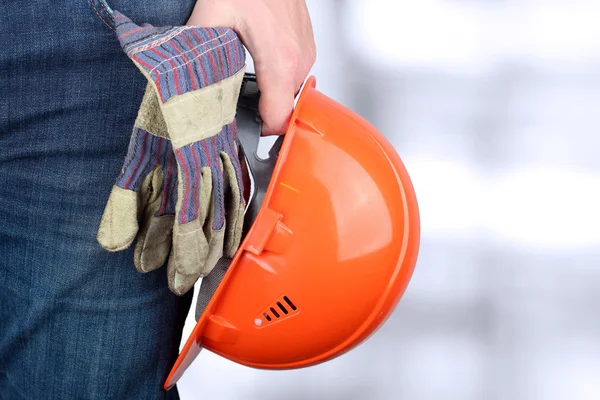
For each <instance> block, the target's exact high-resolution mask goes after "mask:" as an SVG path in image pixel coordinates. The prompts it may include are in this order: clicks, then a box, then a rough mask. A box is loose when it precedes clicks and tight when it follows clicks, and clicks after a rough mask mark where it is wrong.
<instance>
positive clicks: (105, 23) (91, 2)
mask: <svg viewBox="0 0 600 400" xmlns="http://www.w3.org/2000/svg"><path fill="white" fill-rule="evenodd" d="M100 4H102V2H101V3H100ZM90 5H91V6H92V8H93V9H94V12H95V13H96V15H97V16H98V18H100V20H101V21H102V23H104V25H106V26H107V27H108V28H109V29H110V30H111V31H113V32H116V31H115V28H113V26H112V25H111V24H109V23H108V22H106V20H105V19H104V17H102V15H100V13H99V12H98V9H97V8H96V4H94V0H90ZM102 8H104V11H105V12H107V11H106V8H105V7H104V4H102ZM108 15H110V14H108Z"/></svg>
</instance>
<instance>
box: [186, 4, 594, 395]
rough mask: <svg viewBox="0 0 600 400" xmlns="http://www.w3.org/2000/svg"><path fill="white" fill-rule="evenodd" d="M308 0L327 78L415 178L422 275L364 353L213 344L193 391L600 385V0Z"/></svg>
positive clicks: (572, 388)
mask: <svg viewBox="0 0 600 400" xmlns="http://www.w3.org/2000/svg"><path fill="white" fill-rule="evenodd" d="M308 5H309V9H310V12H311V16H312V19H313V24H314V30H315V35H316V41H317V47H318V59H317V62H316V65H315V67H314V69H313V71H312V74H314V75H315V76H316V77H317V87H318V89H319V90H321V91H322V92H324V93H326V94H327V95H329V96H331V97H333V98H334V99H336V100H338V101H340V102H341V103H343V104H345V105H347V106H348V107H350V108H352V109H353V110H355V111H356V112H358V113H359V114H361V115H362V116H364V117H365V118H367V119H368V120H370V121H371V123H373V124H374V125H375V126H376V127H378V128H379V129H380V130H381V131H382V132H383V133H384V134H385V135H386V136H387V138H388V139H389V140H390V141H391V142H392V143H393V144H394V145H395V147H396V149H397V151H398V153H399V154H400V156H401V157H402V159H403V160H404V162H405V164H406V166H407V168H408V171H409V173H410V174H411V177H412V179H413V183H414V185H415V188H416V191H417V195H418V200H419V204H420V209H421V217H422V244H421V250H420V258H419V261H418V264H417V267H416V270H415V274H414V277H413V280H412V281H411V284H410V285H409V287H408V290H407V292H406V294H405V296H404V298H403V299H402V300H401V302H400V304H399V306H398V308H397V309H396V311H395V313H394V314H393V316H392V318H391V319H390V320H389V321H388V323H387V324H386V325H385V326H384V327H383V328H382V329H381V330H380V331H379V332H378V333H376V334H375V335H374V336H373V337H372V338H371V339H369V340H368V341H367V342H366V343H364V344H363V345H361V346H360V347H359V348H357V349H355V350H354V351H352V352H350V353H349V354H347V355H344V356H342V357H340V358H338V359H336V360H334V361H331V362H328V363H325V364H322V365H320V366H317V367H312V368H308V369H304V370H298V371H286V372H273V371H260V370H254V369H250V368H247V367H243V366H240V365H237V364H234V363H232V362H229V361H227V360H225V359H222V358H219V357H217V356H215V355H213V354H211V353H209V352H208V351H204V352H203V353H201V355H200V356H199V358H198V359H197V360H196V361H195V363H194V364H193V365H192V367H191V368H190V369H189V370H188V371H187V373H186V374H185V376H184V377H183V379H182V380H181V381H180V384H179V389H180V392H181V396H182V398H183V399H218V400H221V399H222V400H227V399H235V400H245V399H260V400H279V399H281V400H288V399H289V400H321V399H323V400H338V399H339V400H362V399H365V400H379V399H382V400H383V399H385V400H388V399H389V400H401V399H409V400H430V399H431V400H434V399H435V400H437V399H444V400H450V399H460V400H470V399H476V400H480V399H481V400H482V399H486V400H488V399H489V400H495V399H511V400H513V399H518V400H521V399H522V400H529V399H535V400H538V399H548V400H554V399H557V400H558V399H560V400H565V399H568V400H580V399H581V400H588V399H589V400H598V399H600V289H599V287H600V209H599V207H600V23H599V22H598V21H599V20H600V18H599V17H600V2H599V1H598V0H571V1H568V2H567V1H558V0H487V1H486V0H479V1H475V0H470V1H468V0H418V1H405V0H402V1H400V0H309V1H308ZM193 324H194V319H193V310H192V312H191V313H190V316H189V318H188V324H187V326H186V330H185V332H184V339H185V338H187V336H188V335H189V333H190V331H191V328H192V327H193Z"/></svg>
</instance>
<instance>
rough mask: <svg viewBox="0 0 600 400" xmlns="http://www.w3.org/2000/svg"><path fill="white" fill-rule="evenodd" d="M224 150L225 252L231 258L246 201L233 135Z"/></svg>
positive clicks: (236, 247) (239, 232) (241, 224)
mask: <svg viewBox="0 0 600 400" xmlns="http://www.w3.org/2000/svg"><path fill="white" fill-rule="evenodd" d="M231 131H235V128H234V127H233V129H231ZM223 150H224V151H222V152H221V160H222V163H223V169H224V182H225V201H226V208H225V211H226V220H227V230H226V232H225V248H224V253H225V255H226V256H227V257H230V258H231V257H233V256H234V254H235V252H236V251H237V249H238V247H239V245H240V241H241V237H242V228H243V225H244V223H243V222H244V210H245V208H246V203H245V201H244V197H243V192H244V182H243V179H242V167H241V165H240V162H239V159H238V156H237V146H236V144H235V137H234V136H233V135H226V137H225V143H224V147H223ZM230 155H231V156H230Z"/></svg>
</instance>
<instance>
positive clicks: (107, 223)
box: [97, 85, 177, 272]
mask: <svg viewBox="0 0 600 400" xmlns="http://www.w3.org/2000/svg"><path fill="white" fill-rule="evenodd" d="M176 201H177V163H176V161H175V155H174V153H173V149H172V147H171V142H170V140H169V136H168V132H167V126H166V124H165V121H164V119H163V117H162V113H161V112H160V108H159V106H158V100H157V98H156V95H155V92H154V91H153V90H152V88H151V86H150V85H148V86H147V88H146V92H145V93H144V97H143V98H142V103H141V106H140V109H139V111H138V114H137V118H136V120H135V124H134V127H133V132H132V134H131V138H130V140H129V148H128V152H127V155H126V157H125V162H124V163H123V167H122V168H121V173H120V174H119V176H118V177H117V181H116V183H115V185H114V186H113V188H112V191H111V193H110V196H109V198H108V202H107V204H106V207H105V209H104V214H103V215H102V219H101V221H100V228H99V229H98V234H97V239H98V242H99V243H100V244H101V245H102V247H104V248H105V249H107V250H109V251H120V250H124V249H126V248H128V247H129V246H130V245H131V243H133V241H134V239H135V238H136V237H137V242H136V246H135V250H134V265H135V267H136V269H137V270H138V271H140V272H149V271H153V270H155V269H156V268H158V267H160V266H161V265H163V264H164V263H165V261H166V260H167V257H168V255H169V250H170V248H171V234H172V231H173V221H174V218H175V204H176ZM138 221H140V223H139V224H138Z"/></svg>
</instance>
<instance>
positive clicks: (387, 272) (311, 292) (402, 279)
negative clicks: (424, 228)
mask: <svg viewBox="0 0 600 400" xmlns="http://www.w3.org/2000/svg"><path fill="white" fill-rule="evenodd" d="M315 84H316V83H315V78H314V77H310V78H309V79H308V80H307V82H306V84H305V85H304V88H303V90H302V92H301V94H300V96H299V99H298V101H297V104H296V107H295V109H294V112H293V115H292V117H291V120H290V123H289V126H288V129H287V131H286V133H285V134H284V135H282V136H280V137H279V138H278V140H277V142H276V144H275V146H273V149H272V151H271V153H270V158H269V159H267V160H264V159H260V158H259V157H258V156H257V154H256V149H257V143H258V139H259V135H260V118H259V116H258V111H257V110H258V105H257V101H258V97H259V92H258V90H257V87H256V80H255V79H254V76H253V75H250V74H247V76H246V78H245V80H244V83H243V85H242V92H241V93H240V99H239V101H238V113H237V116H236V119H237V123H238V140H239V142H240V149H241V150H242V151H243V152H244V154H245V156H246V159H247V164H248V167H249V169H250V172H251V175H252V177H253V179H254V186H255V188H254V197H253V198H252V200H251V201H250V204H249V207H248V209H247V212H246V216H245V219H246V226H245V230H244V239H243V241H242V243H241V245H240V247H239V249H238V251H237V252H236V254H235V256H234V257H233V259H222V260H221V261H220V262H219V263H218V264H217V266H216V267H215V268H214V269H213V271H212V272H211V273H210V274H209V275H208V276H206V277H204V278H203V281H202V284H201V287H200V292H199V294H198V309H197V312H196V320H197V323H196V326H195V328H194V330H193V332H192V334H191V336H190V337H189V339H188V340H187V342H186V344H185V346H184V348H183V350H182V352H181V354H180V355H179V357H178V359H177V361H176V362H175V365H174V367H173V369H172V370H171V373H170V374H169V376H168V378H167V380H166V382H165V389H169V388H171V387H172V386H173V385H174V384H175V383H176V382H177V381H178V380H179V378H180V377H181V376H182V374H183V373H184V371H185V370H186V369H187V368H188V367H189V365H190V364H191V362H192V361H193V360H194V359H195V358H196V356H197V355H198V353H199V352H200V350H201V349H202V348H205V349H208V350H210V351H212V352H214V353H216V354H218V355H221V356H222V357H225V358H227V359H229V360H232V361H234V362H236V363H239V364H243V365H246V366H250V367H255V368H263V369H290V368H301V367H306V366H311V365H315V364H318V363H321V362H324V361H327V360H331V359H332V358H335V357H337V356H340V355H342V354H343V353H345V352H347V351H349V350H351V349H353V348H354V347H356V346H357V345H359V344H360V343H361V342H363V341H364V340H365V339H366V338H368V337H369V336H370V335H371V334H373V333H374V332H375V331H376V330H377V329H378V328H379V327H380V326H381V325H382V324H383V323H384V322H385V320H386V319H387V318H388V317H389V315H390V314H391V313H392V311H393V310H394V308H395V307H396V305H397V303H398V301H399V300H400V297H401V296H402V294H403V293H404V291H405V289H406V287H407V285H408V283H409V280H410V278H411V276H412V273H413V270H414V267H415V263H416V260H417V253H418V249H419V241H420V221H419V210H418V206H417V200H416V196H415V192H414V189H413V186H412V183H411V181H410V178H409V175H408V173H407V171H406V169H405V167H404V165H403V163H402V161H401V160H400V157H399V156H398V154H397V153H396V151H395V150H394V148H393V147H392V145H391V144H390V143H389V142H388V141H387V140H386V139H385V137H384V136H383V135H382V134H381V133H380V132H378V131H377V130H376V129H375V128H374V127H373V126H372V125H371V124H369V122H367V121H366V120H365V119H363V118H362V117H360V116H359V115H357V114H356V113H354V112H352V111H351V110H349V109H347V108H346V107H344V106H342V105H341V104H339V103H338V102H336V101H334V100H333V99H331V98H329V97H328V96H326V95H324V94H323V93H321V92H319V91H318V90H316V88H315ZM248 126H250V127H252V126H254V128H250V129H248V128H247V127H248Z"/></svg>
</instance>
